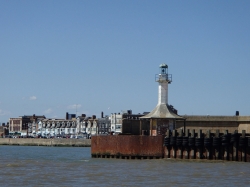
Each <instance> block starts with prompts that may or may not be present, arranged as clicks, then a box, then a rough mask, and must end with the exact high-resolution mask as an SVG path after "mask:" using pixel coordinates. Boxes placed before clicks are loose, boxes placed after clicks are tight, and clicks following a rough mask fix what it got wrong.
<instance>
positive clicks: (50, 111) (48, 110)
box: [44, 108, 53, 114]
mask: <svg viewBox="0 0 250 187" xmlns="http://www.w3.org/2000/svg"><path fill="white" fill-rule="evenodd" d="M52 111H53V110H52V109H51V108H49V109H47V110H45V111H44V113H45V114H50V113H52Z"/></svg>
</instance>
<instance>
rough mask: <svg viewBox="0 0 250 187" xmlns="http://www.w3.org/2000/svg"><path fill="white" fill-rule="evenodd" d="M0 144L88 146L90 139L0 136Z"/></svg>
mask: <svg viewBox="0 0 250 187" xmlns="http://www.w3.org/2000/svg"><path fill="white" fill-rule="evenodd" d="M0 145H22V146H61V147H90V146H91V140H90V139H73V138H69V139H64V138H54V139H42V138H0Z"/></svg>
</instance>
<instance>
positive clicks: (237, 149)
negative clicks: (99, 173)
mask: <svg viewBox="0 0 250 187" xmlns="http://www.w3.org/2000/svg"><path fill="white" fill-rule="evenodd" d="M91 155H92V157H93V158H120V159H159V158H172V159H186V160H187V159H206V160H227V161H242V162H250V134H247V133H246V132H245V131H244V130H243V131H242V132H241V133H238V131H237V130H236V131H235V132H233V133H228V130H225V131H224V132H220V131H219V130H216V131H215V133H211V132H210V131H209V130H208V131H206V132H202V130H198V131H195V130H194V129H192V130H189V129H187V130H185V131H183V130H182V129H179V130H178V131H177V130H173V131H167V132H166V135H165V136H161V135H159V136H143V135H115V136H93V137H92V139H91Z"/></svg>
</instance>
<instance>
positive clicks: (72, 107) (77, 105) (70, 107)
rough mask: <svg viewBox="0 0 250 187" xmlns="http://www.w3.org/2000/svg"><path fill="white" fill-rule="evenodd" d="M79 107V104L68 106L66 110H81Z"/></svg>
mask: <svg viewBox="0 0 250 187" xmlns="http://www.w3.org/2000/svg"><path fill="white" fill-rule="evenodd" d="M81 106H82V105H80V104H74V105H69V106H68V107H67V108H68V109H76V108H77V109H79V108H81Z"/></svg>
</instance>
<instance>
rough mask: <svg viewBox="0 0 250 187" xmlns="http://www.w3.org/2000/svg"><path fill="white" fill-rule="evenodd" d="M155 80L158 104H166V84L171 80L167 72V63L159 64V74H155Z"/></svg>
mask: <svg viewBox="0 0 250 187" xmlns="http://www.w3.org/2000/svg"><path fill="white" fill-rule="evenodd" d="M155 81H156V82H159V91H158V105H159V104H166V105H167V104H168V84H170V83H171V82H172V75H171V74H168V65H166V64H161V65H160V74H156V76H155Z"/></svg>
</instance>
